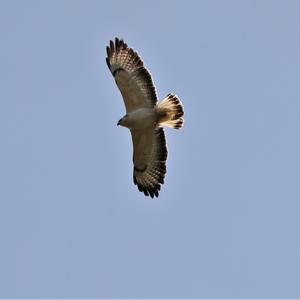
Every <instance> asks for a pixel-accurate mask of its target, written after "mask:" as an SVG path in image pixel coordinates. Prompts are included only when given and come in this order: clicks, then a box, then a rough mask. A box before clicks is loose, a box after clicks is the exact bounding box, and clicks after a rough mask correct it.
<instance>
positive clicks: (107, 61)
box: [106, 57, 110, 69]
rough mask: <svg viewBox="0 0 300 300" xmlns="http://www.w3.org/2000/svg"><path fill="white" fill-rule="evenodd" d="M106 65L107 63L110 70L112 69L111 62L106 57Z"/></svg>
mask: <svg viewBox="0 0 300 300" xmlns="http://www.w3.org/2000/svg"><path fill="white" fill-rule="evenodd" d="M106 63H107V66H108V68H109V69H110V62H109V59H108V57H106Z"/></svg>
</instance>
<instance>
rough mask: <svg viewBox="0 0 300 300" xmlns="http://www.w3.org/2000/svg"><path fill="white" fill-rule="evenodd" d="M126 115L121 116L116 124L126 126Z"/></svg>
mask: <svg viewBox="0 0 300 300" xmlns="http://www.w3.org/2000/svg"><path fill="white" fill-rule="evenodd" d="M127 117H128V116H127V115H125V116H124V117H123V118H121V119H120V120H119V121H118V123H117V126H126V121H127Z"/></svg>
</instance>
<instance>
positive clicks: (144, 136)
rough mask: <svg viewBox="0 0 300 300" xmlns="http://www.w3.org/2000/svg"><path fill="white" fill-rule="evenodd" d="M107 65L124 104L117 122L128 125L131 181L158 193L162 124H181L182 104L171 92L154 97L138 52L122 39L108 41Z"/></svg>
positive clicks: (162, 155)
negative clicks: (130, 143)
mask: <svg viewBox="0 0 300 300" xmlns="http://www.w3.org/2000/svg"><path fill="white" fill-rule="evenodd" d="M106 62H107V65H108V67H109V69H110V71H111V73H112V75H113V76H114V78H115V81H116V84H117V86H118V87H119V89H120V92H121V94H122V96H123V99H124V103H125V106H126V115H125V116H124V117H123V118H122V119H120V120H119V122H118V125H121V126H124V127H127V128H129V129H130V132H131V136H132V143H133V164H134V168H133V181H134V184H136V185H137V186H138V188H139V190H140V191H142V192H144V194H145V195H146V196H149V195H150V196H151V197H154V196H156V197H158V194H159V190H160V185H161V184H163V183H164V177H165V174H166V160H167V155H168V150H167V144H166V138H165V133H164V130H163V128H162V126H164V125H165V126H168V127H172V128H175V129H179V128H181V127H182V126H183V118H182V116H183V106H182V103H181V101H180V100H179V98H178V97H177V96H176V95H175V94H168V95H167V97H166V98H165V99H163V101H161V102H160V103H157V101H158V97H157V94H156V89H155V86H154V84H153V81H152V77H151V75H150V73H149V71H148V70H147V69H146V68H145V67H144V63H143V61H142V60H141V58H140V57H139V56H138V54H137V53H136V52H135V51H134V50H133V49H132V48H129V47H128V46H127V44H126V43H124V41H123V40H119V39H118V38H116V39H115V43H114V42H113V41H110V46H109V47H107V58H106Z"/></svg>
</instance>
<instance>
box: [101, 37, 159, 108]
mask: <svg viewBox="0 0 300 300" xmlns="http://www.w3.org/2000/svg"><path fill="white" fill-rule="evenodd" d="M106 51H107V58H106V62H107V65H108V67H109V69H110V71H111V73H112V75H113V76H114V78H115V81H116V84H117V86H118V88H119V90H120V91H121V94H122V96H123V99H124V103H125V106H126V112H127V113H129V112H131V111H133V110H136V109H138V108H142V107H150V108H151V107H154V106H155V104H156V103H157V94H156V89H155V86H154V84H153V81H152V77H151V74H150V73H149V71H148V70H147V69H146V68H145V67H144V63H143V61H142V59H141V58H140V57H139V55H138V54H137V53H136V52H135V51H134V50H133V49H132V48H128V46H127V44H126V43H124V41H123V40H119V39H118V38H116V40H115V43H114V42H113V41H110V45H109V46H107V47H106Z"/></svg>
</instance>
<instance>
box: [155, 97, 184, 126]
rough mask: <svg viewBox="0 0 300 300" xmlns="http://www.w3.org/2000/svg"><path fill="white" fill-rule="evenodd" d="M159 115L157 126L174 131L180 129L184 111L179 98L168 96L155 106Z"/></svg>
mask: <svg viewBox="0 0 300 300" xmlns="http://www.w3.org/2000/svg"><path fill="white" fill-rule="evenodd" d="M157 112H158V114H159V124H160V125H165V126H168V127H171V128H174V129H180V128H181V127H182V126H183V123H184V120H183V118H182V116H183V114H184V111H183V105H182V103H181V101H180V99H179V97H178V96H177V95H175V94H168V95H167V97H166V98H165V99H164V100H162V101H161V102H160V103H159V104H158V106H157Z"/></svg>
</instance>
